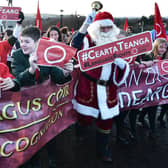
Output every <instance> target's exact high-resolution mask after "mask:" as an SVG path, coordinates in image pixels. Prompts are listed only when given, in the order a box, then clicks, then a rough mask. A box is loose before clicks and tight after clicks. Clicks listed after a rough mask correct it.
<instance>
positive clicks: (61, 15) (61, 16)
mask: <svg viewBox="0 0 168 168" xmlns="http://www.w3.org/2000/svg"><path fill="white" fill-rule="evenodd" d="M60 12H61V14H60V27H62V25H63V14H62V13H63V12H64V10H63V9H61V10H60Z"/></svg>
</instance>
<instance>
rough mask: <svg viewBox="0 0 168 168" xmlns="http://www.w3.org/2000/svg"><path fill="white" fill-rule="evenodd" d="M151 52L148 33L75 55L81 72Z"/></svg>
mask: <svg viewBox="0 0 168 168" xmlns="http://www.w3.org/2000/svg"><path fill="white" fill-rule="evenodd" d="M151 50H152V38H151V34H150V32H144V33H140V34H137V35H133V36H130V37H127V38H124V39H120V40H118V41H115V42H112V43H108V44H105V45H102V46H97V47H92V48H89V49H86V50H81V51H79V52H78V53H77V57H78V61H79V64H80V69H81V71H87V70H90V69H94V68H97V67H100V66H102V65H104V64H107V63H111V62H113V61H114V59H115V58H131V57H135V56H137V55H140V54H144V53H146V52H149V51H151Z"/></svg>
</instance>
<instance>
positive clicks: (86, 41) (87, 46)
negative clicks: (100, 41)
mask: <svg viewBox="0 0 168 168" xmlns="http://www.w3.org/2000/svg"><path fill="white" fill-rule="evenodd" d="M88 48H89V41H88V38H87V37H84V39H83V48H82V49H83V50H84V49H88Z"/></svg>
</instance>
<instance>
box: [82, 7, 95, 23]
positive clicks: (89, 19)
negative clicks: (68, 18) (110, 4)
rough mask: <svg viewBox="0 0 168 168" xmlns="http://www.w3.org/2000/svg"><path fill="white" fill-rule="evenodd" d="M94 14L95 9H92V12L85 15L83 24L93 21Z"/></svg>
mask: <svg viewBox="0 0 168 168" xmlns="http://www.w3.org/2000/svg"><path fill="white" fill-rule="evenodd" d="M95 16H96V11H95V10H93V11H92V13H90V14H89V15H88V16H87V17H86V19H85V21H84V24H87V25H90V24H91V23H92V22H93V20H94V18H95Z"/></svg>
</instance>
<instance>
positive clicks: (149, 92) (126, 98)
mask: <svg viewBox="0 0 168 168" xmlns="http://www.w3.org/2000/svg"><path fill="white" fill-rule="evenodd" d="M135 69H136V68H135ZM135 69H132V71H131V72H130V75H129V77H128V78H127V80H126V81H125V83H124V84H123V88H126V90H125V89H121V91H119V92H118V97H119V101H120V107H121V108H130V107H131V108H132V107H133V108H135V107H136V106H137V107H143V106H144V104H147V102H148V103H152V102H153V104H156V103H157V104H159V101H160V100H164V99H165V100H166V99H168V82H167V81H168V77H167V76H163V75H160V74H159V72H158V69H156V67H150V68H146V69H140V70H139V71H136V70H135ZM143 72H145V73H143ZM144 75H145V76H144ZM163 82H164V83H163ZM156 83H158V84H157V85H155V84H156ZM159 83H160V84H159ZM158 85H159V86H158ZM132 86H134V87H135V88H133V89H129V91H127V88H132ZM141 86H142V87H143V88H140V89H139V87H141ZM149 86H150V87H149Z"/></svg>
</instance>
